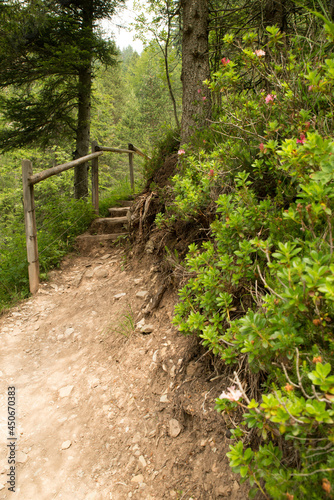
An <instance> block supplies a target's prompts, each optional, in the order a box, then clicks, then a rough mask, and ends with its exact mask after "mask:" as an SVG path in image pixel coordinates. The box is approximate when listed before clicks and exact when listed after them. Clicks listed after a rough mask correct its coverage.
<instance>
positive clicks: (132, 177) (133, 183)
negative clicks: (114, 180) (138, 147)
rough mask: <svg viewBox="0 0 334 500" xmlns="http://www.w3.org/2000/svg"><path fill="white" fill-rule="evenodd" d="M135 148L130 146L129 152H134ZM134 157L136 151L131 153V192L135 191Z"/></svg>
mask: <svg viewBox="0 0 334 500" xmlns="http://www.w3.org/2000/svg"><path fill="white" fill-rule="evenodd" d="M132 148H133V146H132V144H129V150H131V151H133V150H132ZM133 155H134V151H133V152H132V153H129V167H130V184H131V191H134V190H135V178H134V175H133Z"/></svg>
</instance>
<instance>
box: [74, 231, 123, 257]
mask: <svg viewBox="0 0 334 500" xmlns="http://www.w3.org/2000/svg"><path fill="white" fill-rule="evenodd" d="M127 235H128V233H126V232H123V233H114V234H89V233H84V234H81V235H80V236H78V237H77V238H76V240H75V241H76V247H77V249H78V250H79V251H80V253H82V254H85V253H89V252H90V251H91V250H93V249H96V248H99V247H110V246H111V244H112V243H113V242H114V241H116V240H117V239H118V238H119V237H126V236H127Z"/></svg>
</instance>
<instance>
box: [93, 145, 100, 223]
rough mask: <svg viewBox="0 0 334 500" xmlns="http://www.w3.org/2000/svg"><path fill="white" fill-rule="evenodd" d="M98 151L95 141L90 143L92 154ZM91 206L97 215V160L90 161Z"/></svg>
mask: <svg viewBox="0 0 334 500" xmlns="http://www.w3.org/2000/svg"><path fill="white" fill-rule="evenodd" d="M96 151H98V145H97V141H93V142H92V153H95V152H96ZM92 204H93V207H94V210H95V212H96V214H97V215H99V158H98V157H96V158H93V160H92Z"/></svg>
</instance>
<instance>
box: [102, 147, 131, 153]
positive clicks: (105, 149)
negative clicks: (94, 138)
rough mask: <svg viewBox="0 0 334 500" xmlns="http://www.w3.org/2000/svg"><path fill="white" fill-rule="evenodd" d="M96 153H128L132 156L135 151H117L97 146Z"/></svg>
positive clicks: (116, 149)
mask: <svg viewBox="0 0 334 500" xmlns="http://www.w3.org/2000/svg"><path fill="white" fill-rule="evenodd" d="M97 150H98V151H111V152H112V153H128V154H133V153H134V152H135V151H131V150H130V149H118V148H109V147H107V146H97Z"/></svg>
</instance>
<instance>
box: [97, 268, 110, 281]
mask: <svg viewBox="0 0 334 500" xmlns="http://www.w3.org/2000/svg"><path fill="white" fill-rule="evenodd" d="M94 276H95V277H96V278H98V279H102V278H108V276H109V271H108V269H104V268H100V269H97V270H96V271H95V273H94Z"/></svg>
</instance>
